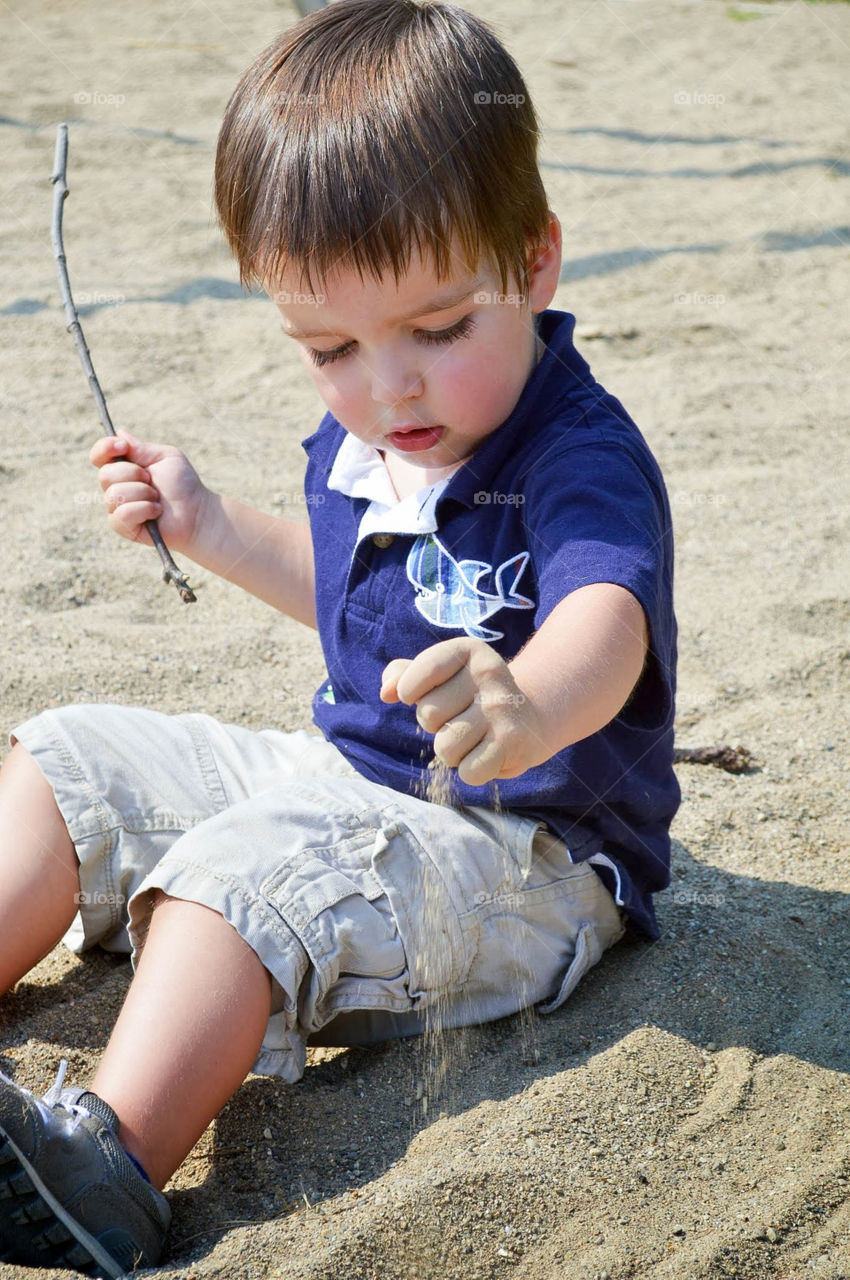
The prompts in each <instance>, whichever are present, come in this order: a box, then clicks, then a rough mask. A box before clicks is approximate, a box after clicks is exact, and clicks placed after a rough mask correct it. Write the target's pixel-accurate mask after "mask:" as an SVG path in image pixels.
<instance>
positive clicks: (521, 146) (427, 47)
mask: <svg viewBox="0 0 850 1280" xmlns="http://www.w3.org/2000/svg"><path fill="white" fill-rule="evenodd" d="M537 143H538V128H537V119H536V116H535V112H534V108H533V106H532V104H531V101H530V98H529V96H528V91H527V89H526V87H525V83H524V81H523V79H522V76H521V75H520V72H519V70H518V68H517V66H516V64H515V62H514V61H513V59H512V58H511V57H510V55H509V54H508V53H507V52H506V51H505V49H504V48H503V47H502V45H501V44H500V43H499V41H498V40H497V39H496V37H495V36H494V35H493V33H492V32H491V31H490V29H489V28H488V27H487V26H486V25H485V24H484V23H483V22H482V21H480V19H478V18H476V17H474V16H473V15H472V14H469V13H467V12H466V11H465V10H463V9H459V8H457V7H455V6H454V5H449V4H440V3H416V2H415V0H339V2H338V3H335V4H332V5H331V6H330V7H329V8H325V9H322V10H320V11H319V12H318V13H313V14H311V15H310V16H309V17H307V18H305V19H303V20H302V21H301V22H299V23H298V24H297V25H296V26H294V27H293V28H292V29H291V30H289V31H287V32H285V33H284V34H283V35H282V36H281V37H280V38H279V39H278V40H276V41H275V43H274V44H272V45H270V46H269V48H268V49H266V50H265V52H263V53H262V54H261V55H260V56H259V58H257V60H256V61H255V62H254V63H253V64H252V66H250V67H249V68H248V70H247V72H246V73H245V75H244V76H243V77H242V80H241V81H240V83H239V84H238V86H237V88H236V90H235V92H234V94H233V96H232V98H231V100H230V102H229V103H228V106H227V110H226V112H225V117H224V122H223V124H222V128H221V132H220V135H219V140H218V150H217V153H216V171H215V199H216V206H217V209H218V215H219V218H220V220H221V223H222V226H223V228H224V231H225V234H226V236H227V239H228V241H229V243H230V247H231V249H232V250H233V253H234V255H235V256H236V258H237V260H238V262H239V269H240V277H241V279H242V281H243V283H259V284H263V283H266V284H268V283H269V282H272V281H274V280H275V279H277V278H278V276H279V273H280V271H281V270H282V269H283V268H285V267H286V265H287V264H288V263H295V264H297V265H298V266H300V268H301V278H302V280H304V281H305V282H306V284H307V287H308V288H309V289H311V290H313V289H314V288H315V287H316V286H317V285H318V286H319V287H321V285H322V283H323V282H324V280H325V279H326V277H327V276H328V274H329V273H330V272H332V271H333V269H334V268H335V267H343V268H346V269H349V268H354V269H355V270H356V271H358V273H359V274H360V276H361V278H363V276H364V275H365V274H367V273H368V274H371V275H372V276H374V277H375V278H379V277H380V276H382V275H383V274H384V273H385V272H386V271H387V270H388V269H391V270H392V272H393V274H394V276H395V278H396V280H398V279H399V276H400V275H401V274H402V272H404V270H405V269H406V268H407V266H408V263H409V261H410V256H411V252H412V251H413V250H414V249H416V250H418V251H419V252H420V254H421V255H422V256H423V257H427V256H428V255H429V254H430V257H431V260H432V262H433V264H434V268H435V270H436V273H437V275H438V276H439V277H445V276H446V275H447V274H448V272H449V271H450V269H451V256H452V250H451V241H452V237H453V236H457V238H458V242H459V245H460V251H461V253H462V255H463V257H464V259H465V262H466V265H468V266H469V267H470V268H471V269H474V268H475V266H476V265H477V263H478V262H479V261H480V260H481V259H482V258H483V257H486V258H488V259H489V261H490V263H491V264H492V265H493V266H494V267H495V268H496V271H497V273H498V275H499V277H500V280H501V287H502V290H503V292H504V291H507V289H508V288H509V286H510V281H511V278H512V279H513V280H514V281H516V282H517V284H518V285H519V287H520V291H521V292H525V291H526V289H527V266H528V263H527V256H528V250H529V244H531V245H532V246H533V245H535V244H536V243H538V242H540V241H542V240H543V238H544V237H545V234H546V231H547V227H548V205H547V201H546V194H545V192H544V190H543V184H542V181H541V178H540V174H539V172H538V168H537Z"/></svg>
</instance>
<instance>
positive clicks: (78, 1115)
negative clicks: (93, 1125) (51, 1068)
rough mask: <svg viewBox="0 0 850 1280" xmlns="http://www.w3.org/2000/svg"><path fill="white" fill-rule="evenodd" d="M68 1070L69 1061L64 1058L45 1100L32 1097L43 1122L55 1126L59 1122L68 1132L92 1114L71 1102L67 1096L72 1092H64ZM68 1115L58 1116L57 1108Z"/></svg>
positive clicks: (67, 1090)
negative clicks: (63, 1086)
mask: <svg viewBox="0 0 850 1280" xmlns="http://www.w3.org/2000/svg"><path fill="white" fill-rule="evenodd" d="M67 1070H68V1059H67V1058H62V1059H60V1062H59V1070H58V1071H57V1072H56V1079H55V1080H54V1081H53V1084H52V1085H51V1086H50V1088H49V1089H48V1090H47V1093H45V1095H44V1097H43V1098H36V1096H35V1094H33V1095H32V1100H33V1102H34V1103H35V1105H36V1106H37V1107H38V1110H39V1113H40V1115H41V1118H42V1120H44V1122H45V1123H46V1124H50V1125H55V1124H57V1122H58V1123H59V1124H61V1125H62V1126H63V1127H67V1129H68V1130H73V1129H76V1127H77V1125H78V1124H79V1123H80V1121H81V1120H86V1119H88V1117H89V1116H90V1115H91V1114H92V1113H91V1112H90V1111H89V1110H88V1109H87V1108H86V1107H81V1106H79V1104H78V1103H76V1102H71V1100H70V1098H69V1097H68V1096H67V1095H68V1094H69V1093H70V1092H71V1090H70V1089H65V1090H63V1088H62V1085H63V1084H64V1082H65V1075H66V1072H67ZM60 1107H61V1109H62V1111H64V1112H66V1113H67V1119H66V1118H65V1116H62V1115H57V1108H60Z"/></svg>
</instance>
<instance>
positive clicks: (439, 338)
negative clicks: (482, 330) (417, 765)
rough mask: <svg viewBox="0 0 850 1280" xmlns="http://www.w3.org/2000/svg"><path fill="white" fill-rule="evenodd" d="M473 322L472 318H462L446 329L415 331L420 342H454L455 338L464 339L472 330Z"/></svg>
mask: <svg viewBox="0 0 850 1280" xmlns="http://www.w3.org/2000/svg"><path fill="white" fill-rule="evenodd" d="M474 324H475V321H474V320H473V319H472V316H464V317H463V319H462V320H458V321H456V322H455V324H453V325H450V326H449V328H448V329H417V331H416V333H417V337H418V339H419V341H420V342H424V343H426V344H427V343H429V342H454V341H455V339H456V338H466V337H467V336H468V335H469V334H470V333H471V332H472V329H473V326H474Z"/></svg>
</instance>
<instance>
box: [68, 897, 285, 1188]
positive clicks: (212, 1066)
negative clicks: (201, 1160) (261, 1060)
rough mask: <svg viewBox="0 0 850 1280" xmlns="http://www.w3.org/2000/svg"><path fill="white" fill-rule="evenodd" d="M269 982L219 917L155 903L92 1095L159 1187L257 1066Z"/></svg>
mask: <svg viewBox="0 0 850 1280" xmlns="http://www.w3.org/2000/svg"><path fill="white" fill-rule="evenodd" d="M270 1007H271V978H270V977H269V974H268V973H267V971H266V970H265V968H264V967H263V965H262V964H261V963H260V960H259V959H258V958H257V956H256V955H255V953H254V952H253V951H252V950H251V949H250V947H249V946H248V945H247V943H245V942H244V941H243V940H242V938H241V937H240V936H239V934H238V933H237V932H236V930H235V929H234V928H232V926H231V925H229V924H228V923H227V921H226V920H224V919H223V917H222V916H220V915H219V914H218V913H217V912H215V911H212V910H210V909H209V908H208V907H204V906H200V905H199V904H198V903H195V902H187V901H184V900H182V899H176V898H168V897H166V896H165V895H164V894H160V895H158V898H157V903H156V906H155V908H154V911H153V915H152V919H151V924H150V929H149V932H148V935H147V941H146V943H145V949H144V951H143V953H142V955H141V958H140V961H139V966H138V969H137V972H136V975H135V977H134V979H133V983H132V985H131V987H130V991H129V993H128V995H127V999H126V1001H125V1003H124V1007H123V1009H122V1010H121V1014H120V1016H119V1018H118V1021H117V1023H116V1024H115V1029H114V1030H113V1033H112V1036H111V1037H110V1040H109V1044H108V1045H107V1047H106V1051H105V1053H104V1056H103V1058H102V1060H101V1063H100V1065H99V1067H98V1069H97V1074H96V1075H95V1077H94V1080H93V1081H92V1084H91V1086H90V1087H91V1090H92V1092H93V1093H96V1094H97V1095H98V1097H100V1098H103V1100H104V1101H105V1102H107V1103H109V1105H110V1106H111V1107H112V1109H113V1110H114V1111H115V1112H116V1114H117V1115H118V1117H119V1119H120V1122H121V1126H120V1130H119V1137H120V1139H121V1142H122V1143H123V1144H124V1146H125V1147H126V1148H127V1150H128V1151H130V1152H131V1153H132V1155H134V1156H135V1157H136V1159H137V1160H139V1162H140V1163H141V1164H142V1165H143V1167H144V1169H145V1171H146V1172H147V1174H148V1176H149V1177H150V1179H151V1181H152V1182H153V1184H154V1186H156V1187H162V1186H163V1185H164V1184H165V1183H166V1182H167V1181H168V1179H169V1178H170V1177H171V1174H172V1173H173V1172H174V1170H175V1169H176V1168H177V1167H178V1165H180V1164H181V1162H182V1161H183V1158H184V1157H185V1156H186V1155H187V1154H188V1153H189V1151H190V1150H191V1149H192V1147H193V1146H194V1145H195V1143H196V1142H197V1140H198V1138H199V1137H200V1136H201V1134H202V1133H203V1131H204V1129H205V1128H206V1127H207V1125H208V1124H209V1123H210V1121H211V1120H213V1119H214V1118H215V1116H216V1115H217V1114H218V1112H219V1111H220V1110H221V1108H222V1107H223V1106H224V1104H225V1102H227V1100H228V1098H230V1096H231V1095H232V1094H233V1093H235V1091H236V1090H237V1089H238V1087H239V1085H240V1084H241V1083H242V1081H243V1080H244V1079H245V1077H246V1076H247V1075H248V1073H249V1071H250V1070H251V1068H252V1066H253V1065H254V1063H255V1061H256V1059H257V1055H258V1053H259V1050H260V1045H261V1044H262V1041H263V1034H264V1032H265V1030H266V1026H267V1024H268V1020H269V1014H270Z"/></svg>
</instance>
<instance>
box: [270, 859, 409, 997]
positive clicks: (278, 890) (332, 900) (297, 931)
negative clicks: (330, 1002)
mask: <svg viewBox="0 0 850 1280" xmlns="http://www.w3.org/2000/svg"><path fill="white" fill-rule="evenodd" d="M359 842H360V843H363V840H362V837H360V840H359ZM351 843H352V842H346V844H351ZM369 843H370V844H371V839H370V840H369ZM337 847H339V846H337ZM321 852H323V853H327V852H329V853H330V854H331V856H332V854H333V850H330V851H326V850H322V851H321ZM260 892H261V895H262V897H263V898H264V899H265V901H266V902H267V903H268V904H269V906H270V907H272V908H273V909H274V911H276V912H277V914H278V915H279V916H280V918H281V919H282V920H283V922H284V923H285V924H286V925H288V926H289V928H290V930H291V931H292V933H293V934H294V935H295V937H296V938H297V939H298V941H299V942H300V943H301V945H302V947H303V948H304V950H305V952H306V953H307V956H308V958H309V960H310V962H311V964H312V967H313V970H314V980H313V981H314V983H315V991H314V995H315V998H316V1000H318V1001H321V1000H323V999H324V998H325V997H326V996H327V994H328V992H329V990H330V988H331V987H332V986H333V985H334V983H335V982H337V980H338V979H339V976H340V973H341V972H345V973H349V974H363V975H364V976H370V975H373V974H374V975H375V976H378V977H380V976H383V974H382V971H383V970H386V971H387V972H388V973H391V972H393V969H394V966H397V964H398V959H399V952H398V947H397V945H396V946H393V937H392V933H393V930H392V928H391V925H390V922H389V921H388V920H385V919H384V918H383V916H382V915H381V913H380V912H379V911H378V910H377V909H376V907H375V905H373V904H375V903H376V902H377V900H378V899H379V898H382V897H383V895H384V891H383V888H382V886H381V884H380V883H379V882H378V879H377V877H376V876H375V875H374V874H373V873H372V872H371V870H370V869H369V868H368V867H364V868H361V869H358V870H356V871H355V870H351V869H349V868H346V870H345V871H340V870H339V869H338V868H336V867H334V866H332V865H331V864H330V863H329V862H325V861H324V860H323V859H322V858H320V857H317V856H316V851H313V850H305V851H304V852H303V853H301V854H299V855H297V856H296V857H293V858H290V859H289V861H287V862H286V863H285V864H284V866H282V867H280V868H279V869H278V870H277V871H275V872H274V874H273V875H271V876H269V877H268V879H266V880H265V881H264V883H263V885H262V887H261V890H260ZM346 900H347V905H346V908H345V910H344V912H343V913H339V912H335V911H334V910H333V908H334V907H336V906H337V904H338V903H341V902H344V901H346Z"/></svg>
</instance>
